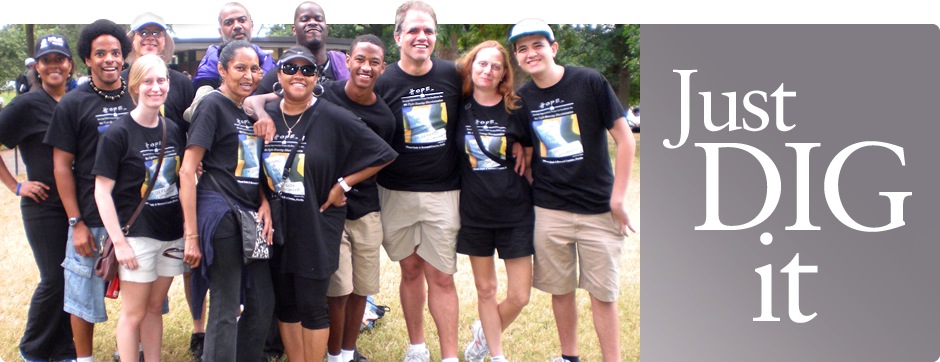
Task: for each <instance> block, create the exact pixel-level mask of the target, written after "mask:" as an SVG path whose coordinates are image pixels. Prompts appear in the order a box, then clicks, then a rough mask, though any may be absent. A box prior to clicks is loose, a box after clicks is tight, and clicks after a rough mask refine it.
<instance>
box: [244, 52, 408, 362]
mask: <svg viewBox="0 0 940 362" xmlns="http://www.w3.org/2000/svg"><path fill="white" fill-rule="evenodd" d="M280 63H281V66H280V68H279V69H278V83H279V84H280V87H281V88H282V89H283V98H279V99H277V100H276V101H273V102H270V103H268V104H266V105H265V111H266V112H267V113H268V114H269V115H270V116H271V118H272V119H273V120H274V121H275V122H274V123H275V127H276V134H275V136H274V141H272V142H270V143H268V144H266V145H265V146H264V151H263V152H262V162H263V164H264V170H265V176H266V177H265V178H266V181H267V182H266V186H267V189H268V192H270V193H271V197H279V198H280V199H281V203H282V205H283V212H281V213H280V214H276V215H274V217H275V218H278V220H276V222H277V223H278V224H280V225H284V227H279V230H281V231H283V234H281V235H283V239H284V240H283V241H277V243H278V244H283V245H282V246H279V247H275V253H274V259H272V262H274V263H276V264H275V265H274V267H273V269H274V270H275V272H274V273H275V275H274V280H275V292H276V294H277V298H276V299H277V318H278V325H279V327H280V331H281V339H282V340H283V342H284V349H285V352H287V357H288V359H289V360H291V361H308V362H311V361H315V362H319V361H323V358H324V356H325V354H326V343H327V339H328V338H329V325H330V323H329V314H328V310H327V302H326V301H327V299H326V290H327V287H328V286H329V280H330V276H331V275H333V272H335V271H336V269H337V267H338V263H339V244H340V238H341V236H342V233H343V225H344V223H345V219H346V197H345V193H346V192H355V191H353V190H352V188H351V187H352V186H353V185H355V184H356V183H358V182H359V181H362V180H364V179H366V178H368V177H370V176H372V175H374V174H375V173H376V172H378V171H379V170H380V169H381V168H382V167H385V165H388V164H389V163H391V162H392V161H393V160H394V159H395V157H397V153H395V151H393V150H392V148H391V147H389V146H388V144H387V143H385V141H383V140H382V139H381V138H379V136H377V135H376V134H375V132H373V131H371V130H370V129H369V128H368V127H367V126H366V125H365V123H363V122H362V121H361V120H359V118H358V117H356V116H355V115H353V114H352V113H351V112H349V111H348V110H346V109H344V108H341V107H339V106H337V105H335V104H333V103H330V102H328V101H325V100H322V99H317V98H314V97H313V88H314V86H316V84H317V77H318V74H319V73H318V69H317V66H316V63H315V62H314V57H313V54H311V53H310V51H309V50H308V49H307V48H305V47H299V46H298V47H293V48H291V49H289V50H288V51H287V52H285V53H284V55H283V56H282V57H281V59H280ZM292 153H293V155H292ZM288 160H290V161H289V162H288Z"/></svg>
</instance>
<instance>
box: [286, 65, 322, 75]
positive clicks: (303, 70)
mask: <svg viewBox="0 0 940 362" xmlns="http://www.w3.org/2000/svg"><path fill="white" fill-rule="evenodd" d="M298 69H300V74H303V75H304V77H312V76H315V75H317V73H318V69H317V66H316V65H309V64H308V65H297V64H294V63H284V64H281V73H284V74H286V75H294V74H297V70H298Z"/></svg>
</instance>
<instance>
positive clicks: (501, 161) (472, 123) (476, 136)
mask: <svg viewBox="0 0 940 362" xmlns="http://www.w3.org/2000/svg"><path fill="white" fill-rule="evenodd" d="M464 109H466V110H467V115H469V116H470V117H469V118H468V119H469V120H470V126H471V127H472V128H473V131H472V132H473V138H474V139H475V140H476V141H477V146H478V147H480V151H482V152H483V154H484V155H486V157H489V158H490V159H491V160H493V161H495V162H496V163H498V164H500V166H503V167H506V168H514V167H516V166H515V165H513V164H512V163H509V161H508V160H505V159H503V158H502V157H499V156H497V155H494V154H493V153H491V152H490V151H489V149H487V148H486V146H485V145H484V144H483V139H482V138H481V137H480V131H479V130H478V129H477V121H476V117H474V115H473V109H472V106H471V105H470V102H467V105H466V106H464Z"/></svg>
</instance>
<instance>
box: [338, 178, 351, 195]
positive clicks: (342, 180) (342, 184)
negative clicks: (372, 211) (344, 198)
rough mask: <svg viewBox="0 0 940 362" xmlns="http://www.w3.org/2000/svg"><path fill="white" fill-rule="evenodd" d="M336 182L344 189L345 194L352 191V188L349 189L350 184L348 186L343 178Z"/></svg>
mask: <svg viewBox="0 0 940 362" xmlns="http://www.w3.org/2000/svg"><path fill="white" fill-rule="evenodd" d="M336 182H338V183H339V187H342V188H343V192H349V190H352V187H349V184H347V183H346V180H345V179H343V178H342V177H340V178H339V179H337V180H336Z"/></svg>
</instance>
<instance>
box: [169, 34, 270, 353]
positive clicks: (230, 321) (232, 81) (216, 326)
mask: <svg viewBox="0 0 940 362" xmlns="http://www.w3.org/2000/svg"><path fill="white" fill-rule="evenodd" d="M258 64H259V63H258V54H257V53H256V52H255V51H254V48H253V47H252V45H251V43H249V42H246V41H244V40H235V41H231V42H228V43H226V44H224V45H222V47H221V48H220V50H219V65H218V69H219V74H221V85H220V86H219V88H218V90H215V91H212V92H211V93H209V94H208V95H206V96H205V98H203V99H202V101H201V102H200V103H199V105H198V106H197V107H196V110H195V112H194V113H193V118H192V120H193V121H192V125H191V126H190V129H189V140H188V144H187V146H186V153H185V154H184V157H183V167H182V168H181V169H180V202H181V203H182V205H183V230H184V231H185V239H186V252H185V256H184V259H183V261H184V262H185V263H187V264H190V265H191V266H192V267H193V268H196V269H194V270H193V275H192V283H193V290H192V291H193V293H192V295H193V300H192V304H193V308H192V310H193V311H199V310H201V309H202V303H203V302H204V298H205V291H206V290H205V287H206V279H208V287H209V290H211V291H212V305H211V308H209V316H208V317H209V318H208V325H207V326H206V339H205V345H204V347H203V348H204V349H203V353H202V359H203V360H205V361H251V362H255V361H258V360H261V359H262V354H263V351H262V349H263V347H264V341H265V339H266V338H267V331H268V328H269V327H270V325H271V316H272V315H273V314H274V310H273V308H274V301H273V300H272V296H273V294H274V290H273V289H272V287H271V271H270V269H269V267H268V261H267V260H252V261H250V262H247V263H246V262H244V261H243V252H242V234H241V229H240V224H239V222H238V220H237V219H236V216H235V212H234V211H233V210H232V209H231V207H230V206H229V202H231V203H232V204H234V206H235V207H238V208H240V209H242V210H247V211H255V210H256V211H257V212H258V218H260V219H261V220H262V221H264V229H263V231H262V233H263V236H264V238H265V240H268V243H269V244H270V240H271V231H272V230H271V215H270V211H269V206H268V201H267V199H266V198H265V196H264V195H263V193H262V192H261V188H260V182H259V180H260V179H259V176H260V170H261V167H260V165H259V158H258V156H259V148H258V146H259V143H258V142H261V140H260V139H258V138H257V137H255V135H254V131H253V130H252V128H251V122H250V121H249V118H248V115H247V114H245V112H244V111H243V110H242V101H244V100H245V97H248V96H249V95H251V93H252V92H254V91H255V88H257V87H258V81H259V80H261V76H262V75H263V72H262V70H261V66H260V65H258ZM200 162H202V168H203V170H204V172H203V174H202V176H201V177H200V179H199V185H198V192H197V186H196V182H195V181H196V169H197V167H198V166H199V163H200ZM197 200H198V202H197ZM197 207H198V209H197ZM203 255H205V259H204V260H205V266H199V265H200V261H201V260H202V256H203ZM243 276H244V278H243ZM241 297H244V299H243V303H240V302H242V298H241ZM239 304H244V306H245V309H244V311H243V312H242V314H241V317H240V318H238V310H239ZM236 321H237V322H236ZM236 323H237V325H236Z"/></svg>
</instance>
